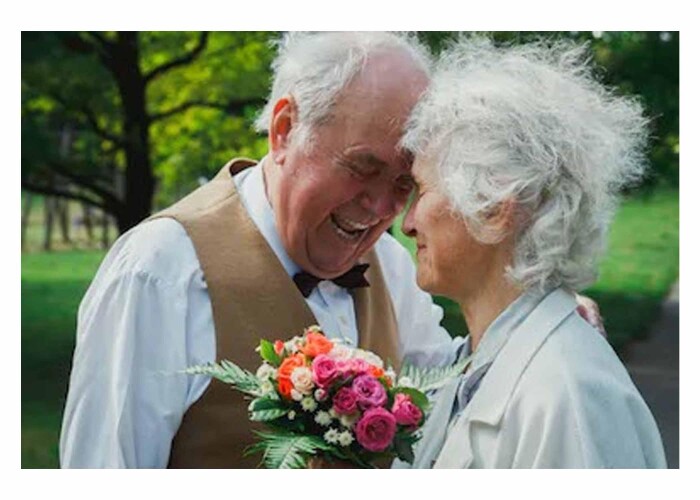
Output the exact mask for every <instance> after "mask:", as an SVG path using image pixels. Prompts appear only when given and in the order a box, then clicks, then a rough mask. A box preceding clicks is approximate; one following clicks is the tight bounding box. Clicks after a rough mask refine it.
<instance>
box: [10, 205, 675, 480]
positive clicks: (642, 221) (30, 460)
mask: <svg viewBox="0 0 700 500" xmlns="http://www.w3.org/2000/svg"><path fill="white" fill-rule="evenodd" d="M398 237H399V238H403V235H399V236H398ZM409 244H410V242H409ZM103 255H104V253H103V252H102V251H99V250H91V251H87V250H84V251H73V252H58V253H52V254H43V253H34V254H23V255H22V467H24V468H35V467H57V466H58V436H59V432H60V427H61V416H62V412H63V405H64V402H65V395H66V389H67V384H68V375H69V373H70V365H71V357H72V353H73V347H74V339H75V321H76V313H77V309H78V305H79V303H80V300H81V298H82V296H83V294H84V293H85V290H87V287H88V285H89V283H90V280H91V279H92V277H93V275H94V274H95V271H96V270H97V267H98V265H99V263H100V261H101V259H102V256H103ZM677 276H678V193H677V192H660V193H656V194H654V195H653V196H651V197H649V198H646V199H641V198H635V199H632V200H628V201H627V202H625V204H624V205H623V207H622V209H621V211H620V212H619V214H618V217H617V219H616V221H615V224H614V226H613V229H612V234H611V239H610V250H609V252H608V256H607V258H606V260H605V262H604V263H603V266H602V272H601V279H600V281H599V283H598V284H597V285H596V286H594V287H593V288H591V289H590V290H588V291H587V292H586V293H588V294H589V295H590V296H592V297H593V298H594V299H596V300H597V301H598V302H599V304H600V306H601V309H602V311H603V315H604V316H605V322H606V326H607V328H608V332H609V334H610V338H611V342H612V343H613V345H614V346H616V347H620V346H621V345H623V344H624V342H625V341H626V340H628V339H629V338H632V337H642V336H643V335H644V334H645V333H646V331H647V326H648V325H649V324H650V322H652V321H653V319H654V318H655V316H656V314H657V312H658V307H659V305H660V303H661V300H662V299H663V297H664V294H665V293H666V292H667V290H668V288H669V287H670V285H671V284H672V283H673V282H674V280H675V279H676V278H677ZM436 301H438V302H439V303H441V304H443V305H444V307H445V308H446V312H447V314H446V317H445V321H444V324H445V326H446V327H447V328H448V329H449V330H450V331H451V332H453V333H457V334H463V333H464V332H465V329H466V327H465V325H464V321H463V319H462V317H461V315H460V313H459V309H458V308H457V307H456V306H455V305H454V304H453V303H450V302H449V301H447V300H444V299H436Z"/></svg>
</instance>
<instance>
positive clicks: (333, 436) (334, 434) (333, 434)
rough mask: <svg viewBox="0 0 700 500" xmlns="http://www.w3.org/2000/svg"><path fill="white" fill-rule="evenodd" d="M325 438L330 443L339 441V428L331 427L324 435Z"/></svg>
mask: <svg viewBox="0 0 700 500" xmlns="http://www.w3.org/2000/svg"><path fill="white" fill-rule="evenodd" d="M323 439H325V440H326V442H328V443H330V444H335V443H337V442H338V431H337V429H334V428H330V429H328V430H327V431H326V432H325V434H324V435H323Z"/></svg>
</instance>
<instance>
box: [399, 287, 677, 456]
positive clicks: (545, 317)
mask: <svg viewBox="0 0 700 500" xmlns="http://www.w3.org/2000/svg"><path fill="white" fill-rule="evenodd" d="M576 305H577V304H576V301H575V299H574V297H573V295H571V294H570V293H567V292H565V291H564V290H561V289H557V290H554V291H553V292H551V293H549V294H548V295H547V296H546V297H544V299H543V300H542V301H541V302H539V304H538V305H537V306H536V307H535V308H534V309H533V310H532V311H531V312H530V313H529V314H527V316H526V318H525V319H524V321H523V322H522V323H521V324H520V325H519V326H518V327H517V328H515V329H514V330H513V331H512V332H509V333H508V339H507V341H506V342H505V344H504V346H503V347H502V349H500V351H499V352H498V354H497V355H496V357H495V359H494V361H493V364H492V366H491V367H490V369H489V370H488V372H487V374H486V376H485V377H484V379H483V381H482V383H481V386H480V388H479V390H478V391H477V392H476V394H475V395H474V398H473V399H472V401H471V402H470V403H469V405H468V406H467V407H466V409H465V410H464V412H462V414H460V415H458V416H456V417H455V418H453V421H450V414H451V410H452V404H453V401H454V397H455V392H456V389H457V384H458V381H457V380H455V381H452V382H450V383H449V384H447V385H446V386H445V387H444V388H443V389H442V390H441V392H440V394H438V395H437V399H436V401H435V406H434V408H433V411H432V413H431V415H430V417H429V419H428V421H427V422H426V425H425V428H424V438H423V439H422V440H421V442H419V443H418V445H417V448H416V460H415V461H414V464H413V467H417V468H428V467H435V468H531V467H537V468H610V467H616V468H647V467H649V468H665V467H666V459H665V455H664V450H663V445H662V442H661V437H660V435H659V431H658V428H657V426H656V423H655V421H654V418H653V416H652V414H651V412H650V411H649V408H648V407H647V405H646V404H645V402H644V400H643V399H642V397H641V395H640V394H639V391H637V388H636V387H635V386H634V384H633V383H632V380H631V379H630V377H629V375H628V374H627V371H626V370H625V368H624V366H623V365H622V363H621V362H620V360H619V359H618V357H617V355H616V354H615V352H614V351H613V350H612V348H611V347H610V346H609V344H608V343H607V342H606V340H605V339H604V338H603V337H602V336H601V335H600V334H599V333H597V332H596V331H595V330H594V329H593V328H592V327H591V326H590V325H589V324H588V323H587V322H586V321H584V320H583V319H582V318H581V317H580V316H579V315H578V314H576V313H575V311H576Z"/></svg>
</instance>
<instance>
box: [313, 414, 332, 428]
mask: <svg viewBox="0 0 700 500" xmlns="http://www.w3.org/2000/svg"><path fill="white" fill-rule="evenodd" d="M314 420H315V421H316V423H317V424H318V425H322V426H323V427H328V426H329V425H331V416H330V415H329V413H328V412H327V411H323V410H321V411H319V412H318V413H316V417H315V418H314Z"/></svg>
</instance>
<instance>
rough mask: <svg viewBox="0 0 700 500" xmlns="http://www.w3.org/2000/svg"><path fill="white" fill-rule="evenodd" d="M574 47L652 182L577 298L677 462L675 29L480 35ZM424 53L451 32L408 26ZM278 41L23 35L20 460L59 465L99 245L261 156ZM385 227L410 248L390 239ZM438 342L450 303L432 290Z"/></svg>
mask: <svg viewBox="0 0 700 500" xmlns="http://www.w3.org/2000/svg"><path fill="white" fill-rule="evenodd" d="M489 33H490V34H491V35H492V36H493V37H494V38H496V39H497V40H499V41H504V42H514V43H521V42H525V41H529V40H532V39H535V38H541V37H547V38H567V39H575V40H579V41H587V42H589V43H590V46H591V53H592V55H593V57H594V59H595V60H596V62H597V63H599V66H600V78H601V79H602V80H603V81H605V82H606V83H608V84H610V85H614V86H615V87H617V88H618V89H619V91H620V92H623V93H628V94H634V95H637V96H639V97H640V99H641V100H642V102H643V103H644V105H645V107H646V109H647V111H648V116H649V117H650V118H651V119H652V131H653V132H652V133H653V140H652V142H651V144H650V148H649V158H650V160H651V165H652V169H651V173H650V175H648V176H647V178H646V179H645V181H644V183H643V184H642V185H640V186H639V187H637V188H635V189H634V190H633V191H631V192H629V193H626V196H625V199H624V201H623V203H622V206H621V208H620V210H619V212H618V215H617V217H616V220H615V221H614V224H613V227H612V231H611V235H610V242H609V250H608V253H607V256H606V258H605V261H604V262H603V265H602V267H601V274H600V279H599V281H598V282H597V284H596V285H595V286H593V287H592V288H590V289H589V290H587V291H586V292H585V293H586V294H587V295H589V296H590V297H592V298H593V299H595V300H596V301H597V302H598V304H599V306H600V309H601V311H602V315H603V317H604V319H605V325H606V329H607V332H608V336H609V341H610V343H611V345H612V346H613V348H614V349H615V350H616V351H617V352H618V354H619V355H620V356H621V357H622V359H623V360H624V361H625V362H626V364H627V366H628V369H629V371H630V373H631V374H632V377H633V379H634V380H635V382H636V383H637V385H638V387H639V388H640V391H641V392H642V394H643V395H644V397H645V399H646V400H647V403H648V404H649V406H650V407H651V409H652V412H653V413H654V416H655V417H656V419H657V422H659V426H660V428H661V431H662V436H663V438H664V442H665V445H666V451H667V455H668V459H669V465H670V466H675V467H677V466H678V294H677V281H678V255H679V239H678V234H679V233H678V220H679V205H678V181H679V171H678V161H679V132H678V113H679V109H678V75H679V59H678V57H679V35H678V32H590V31H588V32H584V31H581V32H489ZM418 35H419V37H420V38H421V39H422V40H423V41H425V42H426V43H427V44H429V46H430V47H431V49H432V50H433V51H434V52H435V53H439V51H440V49H441V48H442V47H443V46H444V45H445V43H446V42H448V41H449V40H450V39H452V38H453V37H454V36H456V33H455V32H419V33H418ZM278 36H279V33H277V32H212V33H207V32H23V33H22V70H21V71H22V174H21V178H22V208H21V213H22V285H21V305H22V311H21V318H22V320H21V321H22V323H21V325H22V344H21V345H22V368H21V370H22V467H23V468H53V467H57V466H58V437H59V432H60V425H61V417H62V412H63V405H64V402H65V395H66V390H67V383H68V377H69V374H70V366H71V358H72V353H73V348H74V345H75V324H76V314H77V309H78V305H79V303H80V300H81V298H82V296H83V294H84V293H85V291H86V289H87V287H88V285H89V283H90V281H91V279H92V277H93V275H94V274H95V272H96V270H97V268H98V266H99V263H100V262H101V260H102V258H103V257H104V255H105V252H106V250H107V249H108V248H109V246H110V245H111V244H112V243H113V242H114V240H115V239H116V238H117V237H118V236H119V234H121V233H123V232H125V231H127V230H128V229H129V228H131V227H132V226H134V225H135V224H137V223H138V222H139V221H141V220H143V219H144V218H145V217H147V216H148V215H149V214H150V213H152V212H154V211H156V210H158V209H160V208H163V207H165V206H167V205H169V204H171V203H173V202H174V201H176V200H177V199H179V198H181V197H182V196H184V195H185V194H187V193H188V192H190V191H191V190H193V189H195V188H196V187H197V186H198V185H200V184H201V183H203V182H206V180H208V179H209V178H211V177H212V176H213V175H214V174H215V173H216V172H217V171H218V170H219V169H220V168H221V166H222V165H223V164H224V163H225V162H226V161H228V160H229V159H231V158H232V157H235V156H246V157H250V158H256V159H259V158H261V157H262V156H263V155H264V154H265V152H266V138H265V137H263V136H260V135H258V134H256V133H255V132H254V131H253V129H252V121H253V119H254V117H255V116H256V114H257V113H258V112H259V111H260V109H261V107H262V105H263V104H264V100H265V98H266V96H267V93H268V91H269V86H270V83H271V82H270V76H271V72H270V62H271V60H272V57H273V55H274V48H273V47H272V46H271V44H270V42H271V41H274V40H275V39H276V38H278ZM399 227H400V221H397V223H396V224H395V225H394V228H393V234H394V236H395V237H397V238H398V239H399V240H400V241H401V242H402V243H403V244H404V245H406V246H407V248H409V249H410V250H412V251H413V247H412V245H411V241H410V240H407V239H406V238H405V237H403V235H402V234H401V232H400V230H399ZM435 301H436V302H437V303H438V304H440V305H441V306H442V307H443V308H444V310H445V319H444V322H443V324H444V325H445V326H446V328H447V329H448V330H449V331H450V332H451V333H452V334H453V335H463V334H464V333H465V332H466V326H465V324H464V320H463V318H462V317H461V314H460V312H459V309H458V308H457V307H456V305H455V304H453V303H451V302H449V301H448V300H446V299H444V298H441V297H435Z"/></svg>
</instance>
